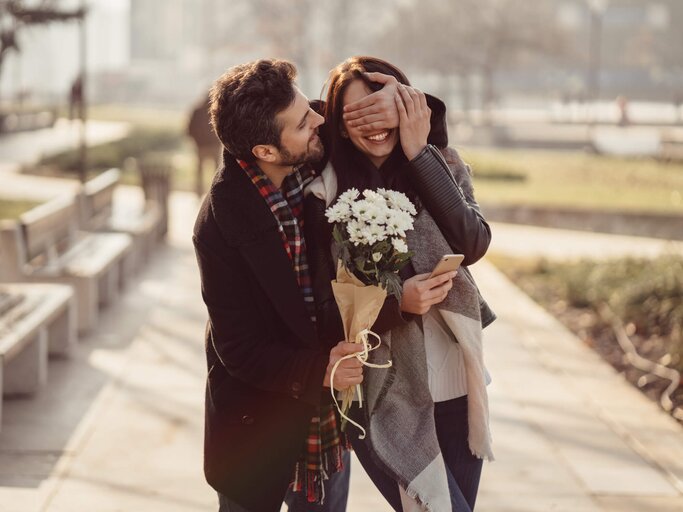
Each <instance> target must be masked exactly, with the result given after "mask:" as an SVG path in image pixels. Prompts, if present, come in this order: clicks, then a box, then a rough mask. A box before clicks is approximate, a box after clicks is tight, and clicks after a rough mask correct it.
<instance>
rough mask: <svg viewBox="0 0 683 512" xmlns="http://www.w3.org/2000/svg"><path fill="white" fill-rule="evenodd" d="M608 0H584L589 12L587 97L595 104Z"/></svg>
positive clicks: (598, 85) (598, 92) (598, 88)
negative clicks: (603, 24)
mask: <svg viewBox="0 0 683 512" xmlns="http://www.w3.org/2000/svg"><path fill="white" fill-rule="evenodd" d="M608 2H609V0H586V3H587V5H588V10H589V13H590V25H589V33H588V73H587V75H588V76H587V83H588V99H589V101H591V102H592V103H593V104H595V103H596V102H597V101H598V99H599V98H600V70H601V66H602V62H601V58H600V57H601V53H602V21H603V16H604V14H605V11H606V10H607V4H608Z"/></svg>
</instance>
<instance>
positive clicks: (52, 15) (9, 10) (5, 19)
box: [0, 0, 85, 72]
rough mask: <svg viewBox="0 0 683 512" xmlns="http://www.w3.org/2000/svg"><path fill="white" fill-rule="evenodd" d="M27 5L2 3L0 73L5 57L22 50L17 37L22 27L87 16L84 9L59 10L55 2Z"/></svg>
mask: <svg viewBox="0 0 683 512" xmlns="http://www.w3.org/2000/svg"><path fill="white" fill-rule="evenodd" d="M25 4H26V3H25V2H24V1H22V0H2V1H0V72H2V63H3V60H4V57H5V56H6V55H7V54H8V53H9V52H10V51H19V49H20V48H19V42H18V37H17V35H18V32H19V31H20V30H21V28H22V27H25V26H30V25H44V24H47V23H51V22H55V21H69V20H74V19H82V18H83V17H84V16H85V10H84V9H72V10H65V9H58V8H57V7H56V6H55V0H41V2H40V3H38V4H37V5H35V6H31V7H29V6H27V5H25Z"/></svg>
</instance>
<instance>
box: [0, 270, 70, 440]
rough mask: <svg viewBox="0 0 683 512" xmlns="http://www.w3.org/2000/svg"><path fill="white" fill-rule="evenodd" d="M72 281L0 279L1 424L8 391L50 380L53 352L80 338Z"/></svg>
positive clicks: (25, 391) (21, 391) (30, 390)
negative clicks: (0, 280)
mask: <svg viewBox="0 0 683 512" xmlns="http://www.w3.org/2000/svg"><path fill="white" fill-rule="evenodd" d="M74 299H75V298H74V292H73V288H72V287H71V286H66V285H59V284H25V283H12V284H0V428H1V427H2V398H3V396H13V395H31V394H34V393H35V392H36V391H38V389H39V388H40V387H41V386H42V385H43V384H45V381H46V379H47V359H48V355H49V354H50V355H54V354H59V355H68V354H69V352H70V349H71V347H72V346H73V345H74V343H75V342H76V303H75V300H74Z"/></svg>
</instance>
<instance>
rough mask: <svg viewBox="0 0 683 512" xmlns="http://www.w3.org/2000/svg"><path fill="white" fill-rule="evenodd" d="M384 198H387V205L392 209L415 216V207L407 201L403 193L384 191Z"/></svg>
mask: <svg viewBox="0 0 683 512" xmlns="http://www.w3.org/2000/svg"><path fill="white" fill-rule="evenodd" d="M384 196H385V197H386V198H387V201H388V202H389V205H390V206H391V207H393V208H398V209H399V210H403V211H405V212H408V213H409V214H411V215H416V214H417V211H416V210H415V205H413V203H412V202H411V201H410V199H408V196H406V195H405V194H404V193H403V192H397V191H395V190H385V191H384Z"/></svg>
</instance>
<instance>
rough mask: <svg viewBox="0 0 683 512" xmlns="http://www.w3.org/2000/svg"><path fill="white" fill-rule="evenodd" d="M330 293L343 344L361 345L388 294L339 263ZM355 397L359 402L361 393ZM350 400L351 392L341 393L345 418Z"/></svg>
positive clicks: (352, 391) (351, 389) (352, 392)
mask: <svg viewBox="0 0 683 512" xmlns="http://www.w3.org/2000/svg"><path fill="white" fill-rule="evenodd" d="M332 291H333V293H334V298H335V300H336V302H337V306H338V307H339V313H340V315H341V319H342V323H343V325H344V334H345V336H346V340H347V341H349V342H351V343H362V335H361V333H362V332H363V331H366V330H370V328H371V327H372V325H373V324H374V323H375V320H377V316H378V315H379V312H380V310H381V309H382V306H383V305H384V301H385V299H386V297H387V291H386V290H385V289H384V288H382V287H381V286H373V285H365V284H363V283H362V282H361V281H360V279H358V278H357V277H356V276H354V275H353V274H351V273H350V272H349V271H348V270H346V268H345V267H344V266H343V265H342V264H341V262H339V265H338V267H337V279H336V280H335V281H332ZM365 336H366V337H367V335H365ZM357 388H360V386H357ZM333 389H334V387H333ZM358 393H359V398H361V396H362V395H360V389H358ZM353 396H354V389H353V388H348V389H346V390H344V391H343V392H342V408H341V412H342V413H344V414H346V412H347V411H348V410H349V407H350V406H351V402H352V401H353ZM344 425H345V422H344V421H342V426H344Z"/></svg>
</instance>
